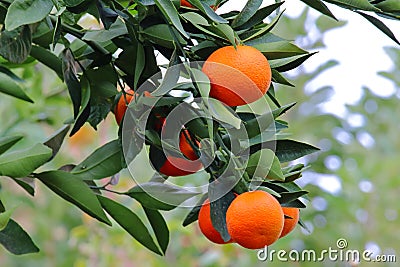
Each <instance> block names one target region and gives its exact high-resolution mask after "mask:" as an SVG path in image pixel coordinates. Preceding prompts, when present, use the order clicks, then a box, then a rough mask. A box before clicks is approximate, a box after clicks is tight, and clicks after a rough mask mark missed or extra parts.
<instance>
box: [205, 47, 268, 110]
mask: <svg viewBox="0 0 400 267" xmlns="http://www.w3.org/2000/svg"><path fill="white" fill-rule="evenodd" d="M202 70H203V72H204V73H205V74H206V75H207V76H208V78H209V79H210V82H211V90H210V96H211V97H213V98H216V99H218V100H220V101H222V102H224V103H225V104H227V105H228V106H241V105H244V104H248V103H251V102H254V101H256V100H257V99H259V98H261V97H262V96H263V95H264V94H265V93H266V92H267V90H268V88H269V86H270V84H271V79H272V73H271V67H270V65H269V63H268V60H267V59H266V57H265V56H264V55H263V54H262V53H261V52H260V51H259V50H257V49H256V48H254V47H251V46H245V45H241V46H240V45H239V46H237V47H236V49H235V48H234V47H233V46H225V47H222V48H219V49H217V50H216V51H214V52H213V53H212V54H211V55H210V56H209V57H208V59H207V60H206V61H205V63H204V65H203V69H202Z"/></svg>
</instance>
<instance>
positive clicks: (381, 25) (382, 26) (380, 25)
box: [355, 11, 400, 45]
mask: <svg viewBox="0 0 400 267" xmlns="http://www.w3.org/2000/svg"><path fill="white" fill-rule="evenodd" d="M355 12H356V13H358V14H360V15H361V16H363V17H364V18H366V19H367V20H368V21H369V22H371V23H372V24H373V25H374V26H375V27H377V28H378V29H379V30H381V31H382V32H383V33H384V34H386V36H388V37H389V38H390V39H392V40H393V41H395V42H396V44H398V45H400V42H399V40H397V39H396V36H395V35H394V34H393V32H392V31H391V30H390V29H389V28H388V27H387V26H386V25H385V24H384V23H383V22H382V21H380V20H379V19H377V18H375V17H373V16H370V15H368V14H365V13H363V12H360V11H355Z"/></svg>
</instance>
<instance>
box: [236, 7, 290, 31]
mask: <svg viewBox="0 0 400 267" xmlns="http://www.w3.org/2000/svg"><path fill="white" fill-rule="evenodd" d="M283 3H284V2H283V1H282V2H278V3H274V4H272V5H269V6H266V7H263V8H261V9H259V10H257V12H256V13H255V14H254V15H253V16H252V17H251V18H249V19H248V20H247V21H246V22H244V23H243V24H242V25H240V27H234V28H237V29H238V30H242V29H250V28H251V27H253V26H255V25H257V24H259V23H261V22H262V21H263V20H264V19H265V18H266V17H268V16H269V15H271V14H272V12H274V11H275V10H277V9H278V8H279V7H280V6H281V5H282V4H283Z"/></svg>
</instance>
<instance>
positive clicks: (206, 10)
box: [188, 0, 228, 23]
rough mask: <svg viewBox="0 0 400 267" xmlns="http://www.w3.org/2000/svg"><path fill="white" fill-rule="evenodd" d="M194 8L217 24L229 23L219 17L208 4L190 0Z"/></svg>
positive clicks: (198, 0) (199, 0)
mask: <svg viewBox="0 0 400 267" xmlns="http://www.w3.org/2000/svg"><path fill="white" fill-rule="evenodd" d="M188 2H189V3H191V4H192V5H193V6H195V7H197V8H198V9H199V10H200V11H201V12H202V13H203V14H205V15H206V16H207V17H208V18H209V19H211V20H212V21H214V22H216V23H228V21H227V20H226V19H224V18H222V17H220V16H219V15H217V14H216V13H215V12H214V10H212V9H211V7H209V6H208V5H207V4H206V3H203V1H201V0H189V1H188Z"/></svg>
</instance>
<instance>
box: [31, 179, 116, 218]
mask: <svg viewBox="0 0 400 267" xmlns="http://www.w3.org/2000/svg"><path fill="white" fill-rule="evenodd" d="M35 176H36V177H37V178H38V179H39V180H40V181H42V182H43V183H44V184H45V185H46V186H47V187H48V188H50V189H51V190H52V191H53V192H55V193H56V194H57V195H59V196H60V197H62V198H64V199H65V200H67V201H68V202H71V203H72V204H74V205H76V206H77V207H78V208H80V209H81V210H83V211H84V212H86V213H87V214H89V215H90V216H92V217H93V218H96V219H97V220H99V221H101V222H103V223H106V224H108V225H111V222H110V221H109V220H108V218H107V216H106V214H105V213H104V211H103V209H102V208H101V205H100V203H99V201H98V199H97V198H96V195H95V194H94V193H93V191H92V190H90V188H89V187H88V186H87V184H86V183H85V182H83V181H82V180H79V179H78V178H76V177H75V176H74V175H72V174H70V173H68V172H64V171H48V172H42V173H39V174H35Z"/></svg>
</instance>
